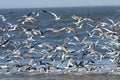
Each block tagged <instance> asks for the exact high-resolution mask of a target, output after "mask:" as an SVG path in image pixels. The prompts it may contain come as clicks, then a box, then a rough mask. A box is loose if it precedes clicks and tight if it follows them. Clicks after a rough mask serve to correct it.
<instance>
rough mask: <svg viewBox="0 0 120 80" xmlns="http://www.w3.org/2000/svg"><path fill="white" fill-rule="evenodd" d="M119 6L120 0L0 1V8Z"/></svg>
mask: <svg viewBox="0 0 120 80" xmlns="http://www.w3.org/2000/svg"><path fill="white" fill-rule="evenodd" d="M113 5H114V6H120V0H0V8H40V7H78V6H113Z"/></svg>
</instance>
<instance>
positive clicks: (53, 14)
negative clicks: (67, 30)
mask: <svg viewBox="0 0 120 80" xmlns="http://www.w3.org/2000/svg"><path fill="white" fill-rule="evenodd" d="M42 12H44V13H49V14H51V15H52V16H54V17H55V20H56V21H57V20H60V16H57V15H56V14H55V13H53V12H48V11H46V10H42Z"/></svg>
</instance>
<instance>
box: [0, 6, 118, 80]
mask: <svg viewBox="0 0 120 80" xmlns="http://www.w3.org/2000/svg"><path fill="white" fill-rule="evenodd" d="M55 14H56V15H57V16H60V19H59V20H55V17H56V15H55ZM0 24H1V25H0V75H1V76H0V77H1V80H13V79H20V80H21V79H22V80H27V79H29V78H33V79H34V80H58V79H60V80H73V79H74V80H78V79H81V80H88V79H92V78H93V76H94V75H95V76H96V77H94V79H95V80H101V77H102V78H103V79H102V80H119V79H120V77H119V76H117V75H119V74H120V50H119V47H120V42H119V41H120V39H119V38H120V36H119V34H120V32H119V31H120V7H119V6H114V7H113V6H106V7H105V6H104V7H69V8H24V9H21V8H20V9H0ZM103 74H105V75H103ZM15 75H16V76H15ZM71 75H72V76H71ZM78 75H79V76H78ZM31 76H32V77H31ZM86 76H87V77H86ZM111 76H112V77H111ZM61 77H62V78H61ZM68 77H71V78H68Z"/></svg>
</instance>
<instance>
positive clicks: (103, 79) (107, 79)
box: [0, 74, 120, 80]
mask: <svg viewBox="0 0 120 80" xmlns="http://www.w3.org/2000/svg"><path fill="white" fill-rule="evenodd" d="M0 80H120V75H106V74H102V75H100V74H86V75H72V74H70V75H68V74H60V75H42V74H39V75H29V76H28V75H27V76H25V75H1V76H0Z"/></svg>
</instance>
